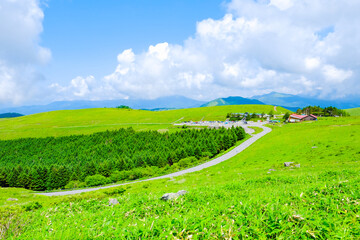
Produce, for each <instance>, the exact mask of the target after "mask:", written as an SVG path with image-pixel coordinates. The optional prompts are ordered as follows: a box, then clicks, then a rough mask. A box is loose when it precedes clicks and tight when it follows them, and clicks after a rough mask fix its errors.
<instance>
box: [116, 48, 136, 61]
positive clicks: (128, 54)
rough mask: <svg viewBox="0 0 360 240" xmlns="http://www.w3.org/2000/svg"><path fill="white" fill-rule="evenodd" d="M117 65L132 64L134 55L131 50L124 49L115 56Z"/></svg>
mask: <svg viewBox="0 0 360 240" xmlns="http://www.w3.org/2000/svg"><path fill="white" fill-rule="evenodd" d="M117 60H118V62H119V63H132V62H134V61H135V54H134V53H133V51H132V49H126V50H124V51H123V52H122V53H120V54H119V55H118V56H117Z"/></svg>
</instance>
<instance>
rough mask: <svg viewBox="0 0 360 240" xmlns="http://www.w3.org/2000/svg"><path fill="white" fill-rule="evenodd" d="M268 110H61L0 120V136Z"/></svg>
mask: <svg viewBox="0 0 360 240" xmlns="http://www.w3.org/2000/svg"><path fill="white" fill-rule="evenodd" d="M271 110H273V111H274V107H273V106H271V105H240V106H236V105H231V106H218V107H202V108H188V109H179V110H169V111H159V112H154V111H144V110H126V109H115V108H92V109H81V110H62V111H53V112H46V113H39V114H33V115H27V116H24V117H19V118H13V119H0V139H14V138H21V137H47V136H66V135H72V134H89V133H94V132H100V131H105V130H115V129H119V128H122V127H133V128H134V129H136V130H148V129H156V130H159V129H168V128H169V127H171V126H172V123H174V122H176V121H178V122H180V121H190V120H193V121H199V120H225V118H226V114H227V113H229V112H256V113H261V112H265V113H268V112H269V111H271ZM276 110H277V111H274V113H275V114H281V113H285V112H288V110H286V109H284V108H281V107H277V108H276Z"/></svg>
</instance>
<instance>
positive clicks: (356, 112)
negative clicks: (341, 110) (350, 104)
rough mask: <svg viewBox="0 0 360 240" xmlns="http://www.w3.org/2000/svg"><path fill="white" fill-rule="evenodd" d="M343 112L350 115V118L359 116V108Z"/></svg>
mask: <svg viewBox="0 0 360 240" xmlns="http://www.w3.org/2000/svg"><path fill="white" fill-rule="evenodd" d="M345 110H346V111H347V112H348V113H350V116H360V108H350V109H345Z"/></svg>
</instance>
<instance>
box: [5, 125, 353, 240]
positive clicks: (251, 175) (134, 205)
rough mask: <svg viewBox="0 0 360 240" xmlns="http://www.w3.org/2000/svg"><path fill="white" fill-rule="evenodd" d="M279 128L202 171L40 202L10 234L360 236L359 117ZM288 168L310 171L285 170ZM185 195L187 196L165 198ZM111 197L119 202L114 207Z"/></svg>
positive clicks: (72, 236) (37, 236) (29, 236)
mask: <svg viewBox="0 0 360 240" xmlns="http://www.w3.org/2000/svg"><path fill="white" fill-rule="evenodd" d="M272 127H273V131H272V132H271V133H270V134H268V135H266V136H265V137H263V138H261V139H260V140H259V141H258V142H257V143H255V144H254V145H252V146H251V147H249V148H248V149H246V150H245V151H243V152H242V153H240V154H239V155H237V156H235V157H234V158H232V159H230V160H228V161H226V162H224V163H221V164H219V165H217V166H214V167H211V168H209V169H205V170H203V171H200V172H197V173H192V174H188V175H185V176H181V177H178V178H174V179H163V180H159V181H153V182H151V183H150V182H148V183H139V184H133V185H129V186H126V187H124V188H123V190H125V192H124V193H120V192H122V191H116V189H114V190H111V189H108V190H102V191H97V192H92V193H85V194H80V195H78V196H67V197H51V198H46V199H37V200H36V201H39V202H40V204H41V205H43V207H42V208H39V209H36V207H34V208H31V207H28V208H24V207H22V208H21V209H22V210H20V211H21V214H22V215H21V217H19V218H18V220H17V221H14V223H13V224H12V225H10V227H9V230H8V231H7V237H8V238H10V239H11V238H15V236H16V235H17V236H19V237H20V238H22V239H94V238H98V239H109V238H118V239H139V238H141V239H165V238H170V239H172V238H177V239H186V238H189V239H190V238H192V239H230V238H240V239H242V238H247V239H268V238H279V239H283V238H286V239H314V238H318V239H341V238H342V239H358V238H359V237H360V216H359V215H360V213H359V210H360V175H359V173H360V166H359V161H360V149H359V147H358V146H360V139H359V138H358V136H359V133H360V118H331V119H321V120H319V121H317V122H306V123H301V124H287V125H274V126H272ZM287 161H291V162H295V163H300V164H301V167H300V168H285V167H284V166H283V162H287ZM269 169H274V170H275V171H269ZM182 189H184V190H186V191H188V194H186V195H185V196H183V197H181V198H178V199H177V200H175V201H170V202H163V201H161V200H160V197H161V196H162V195H163V194H164V193H167V192H175V191H178V190H182ZM19 191H20V190H19ZM109 198H116V199H118V200H119V202H120V204H119V205H115V206H112V207H110V206H108V204H107V203H108V199H109ZM31 201H32V200H30V199H29V202H31ZM27 204H30V203H27ZM13 207H16V205H13ZM19 216H20V215H19ZM14 219H16V218H15V217H14ZM16 226H19V227H18V228H16ZM19 228H20V229H21V231H16V229H19ZM19 234H20V235H19Z"/></svg>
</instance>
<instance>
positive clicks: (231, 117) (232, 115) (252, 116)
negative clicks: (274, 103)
mask: <svg viewBox="0 0 360 240" xmlns="http://www.w3.org/2000/svg"><path fill="white" fill-rule="evenodd" d="M245 116H246V121H249V120H251V119H262V118H266V117H274V112H273V110H271V111H269V112H268V113H267V114H265V112H262V113H260V114H259V113H228V114H226V118H228V119H229V120H230V121H240V120H241V119H243V118H244V117H245Z"/></svg>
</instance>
